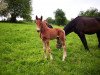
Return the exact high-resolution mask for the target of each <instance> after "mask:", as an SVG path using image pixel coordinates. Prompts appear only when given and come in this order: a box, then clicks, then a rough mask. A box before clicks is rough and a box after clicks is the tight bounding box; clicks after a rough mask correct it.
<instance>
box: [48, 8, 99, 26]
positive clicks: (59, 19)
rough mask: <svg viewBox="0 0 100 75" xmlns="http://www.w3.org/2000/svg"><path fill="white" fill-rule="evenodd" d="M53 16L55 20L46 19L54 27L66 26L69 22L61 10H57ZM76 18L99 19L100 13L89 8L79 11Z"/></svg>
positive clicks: (95, 9)
mask: <svg viewBox="0 0 100 75" xmlns="http://www.w3.org/2000/svg"><path fill="white" fill-rule="evenodd" d="M54 14H55V19H52V18H51V17H48V18H47V21H48V23H51V24H56V25H66V24H67V23H68V22H69V20H68V19H67V18H66V16H65V13H64V12H63V10H62V9H57V10H56V11H55V12H54ZM78 16H87V17H100V11H99V10H98V9H97V8H89V9H87V10H86V11H80V12H79V14H78Z"/></svg>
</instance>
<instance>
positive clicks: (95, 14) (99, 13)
mask: <svg viewBox="0 0 100 75" xmlns="http://www.w3.org/2000/svg"><path fill="white" fill-rule="evenodd" d="M79 16H88V17H100V11H98V9H96V8H90V9H88V10H86V11H80V13H79Z"/></svg>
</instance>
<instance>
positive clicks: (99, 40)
mask: <svg viewBox="0 0 100 75" xmlns="http://www.w3.org/2000/svg"><path fill="white" fill-rule="evenodd" d="M97 38H98V42H99V44H98V47H99V48H100V32H98V33H97Z"/></svg>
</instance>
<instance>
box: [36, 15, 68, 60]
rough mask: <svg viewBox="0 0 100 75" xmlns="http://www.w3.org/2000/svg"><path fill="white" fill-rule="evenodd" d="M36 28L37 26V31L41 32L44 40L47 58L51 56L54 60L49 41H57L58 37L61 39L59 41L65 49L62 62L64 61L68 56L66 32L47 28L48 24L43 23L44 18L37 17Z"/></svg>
mask: <svg viewBox="0 0 100 75" xmlns="http://www.w3.org/2000/svg"><path fill="white" fill-rule="evenodd" d="M36 26H37V31H38V32H40V38H41V39H42V42H43V49H44V53H45V58H47V56H48V55H49V56H50V59H53V58H52V55H51V49H50V46H49V41H50V40H52V39H57V37H59V39H60V41H61V43H62V47H63V58H62V60H63V61H64V60H65V58H66V56H67V55H66V43H65V31H64V30H63V29H59V28H49V27H48V26H47V22H46V21H42V16H41V18H38V17H37V16H36Z"/></svg>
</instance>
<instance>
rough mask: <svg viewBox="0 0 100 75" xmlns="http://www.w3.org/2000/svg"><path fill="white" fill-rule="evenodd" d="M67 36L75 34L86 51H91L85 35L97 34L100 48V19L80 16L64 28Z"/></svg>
mask: <svg viewBox="0 0 100 75" xmlns="http://www.w3.org/2000/svg"><path fill="white" fill-rule="evenodd" d="M64 30H65V34H66V35H68V34H69V33H71V32H75V33H76V34H77V35H78V36H79V38H80V39H81V41H82V43H83V45H84V47H85V49H87V50H89V48H88V45H87V41H86V38H85V34H94V33H96V34H97V38H98V42H99V44H98V47H99V48H100V17H99V18H92V17H82V16H78V17H76V18H75V19H73V20H72V21H71V22H69V23H68V25H66V26H65V27H64Z"/></svg>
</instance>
